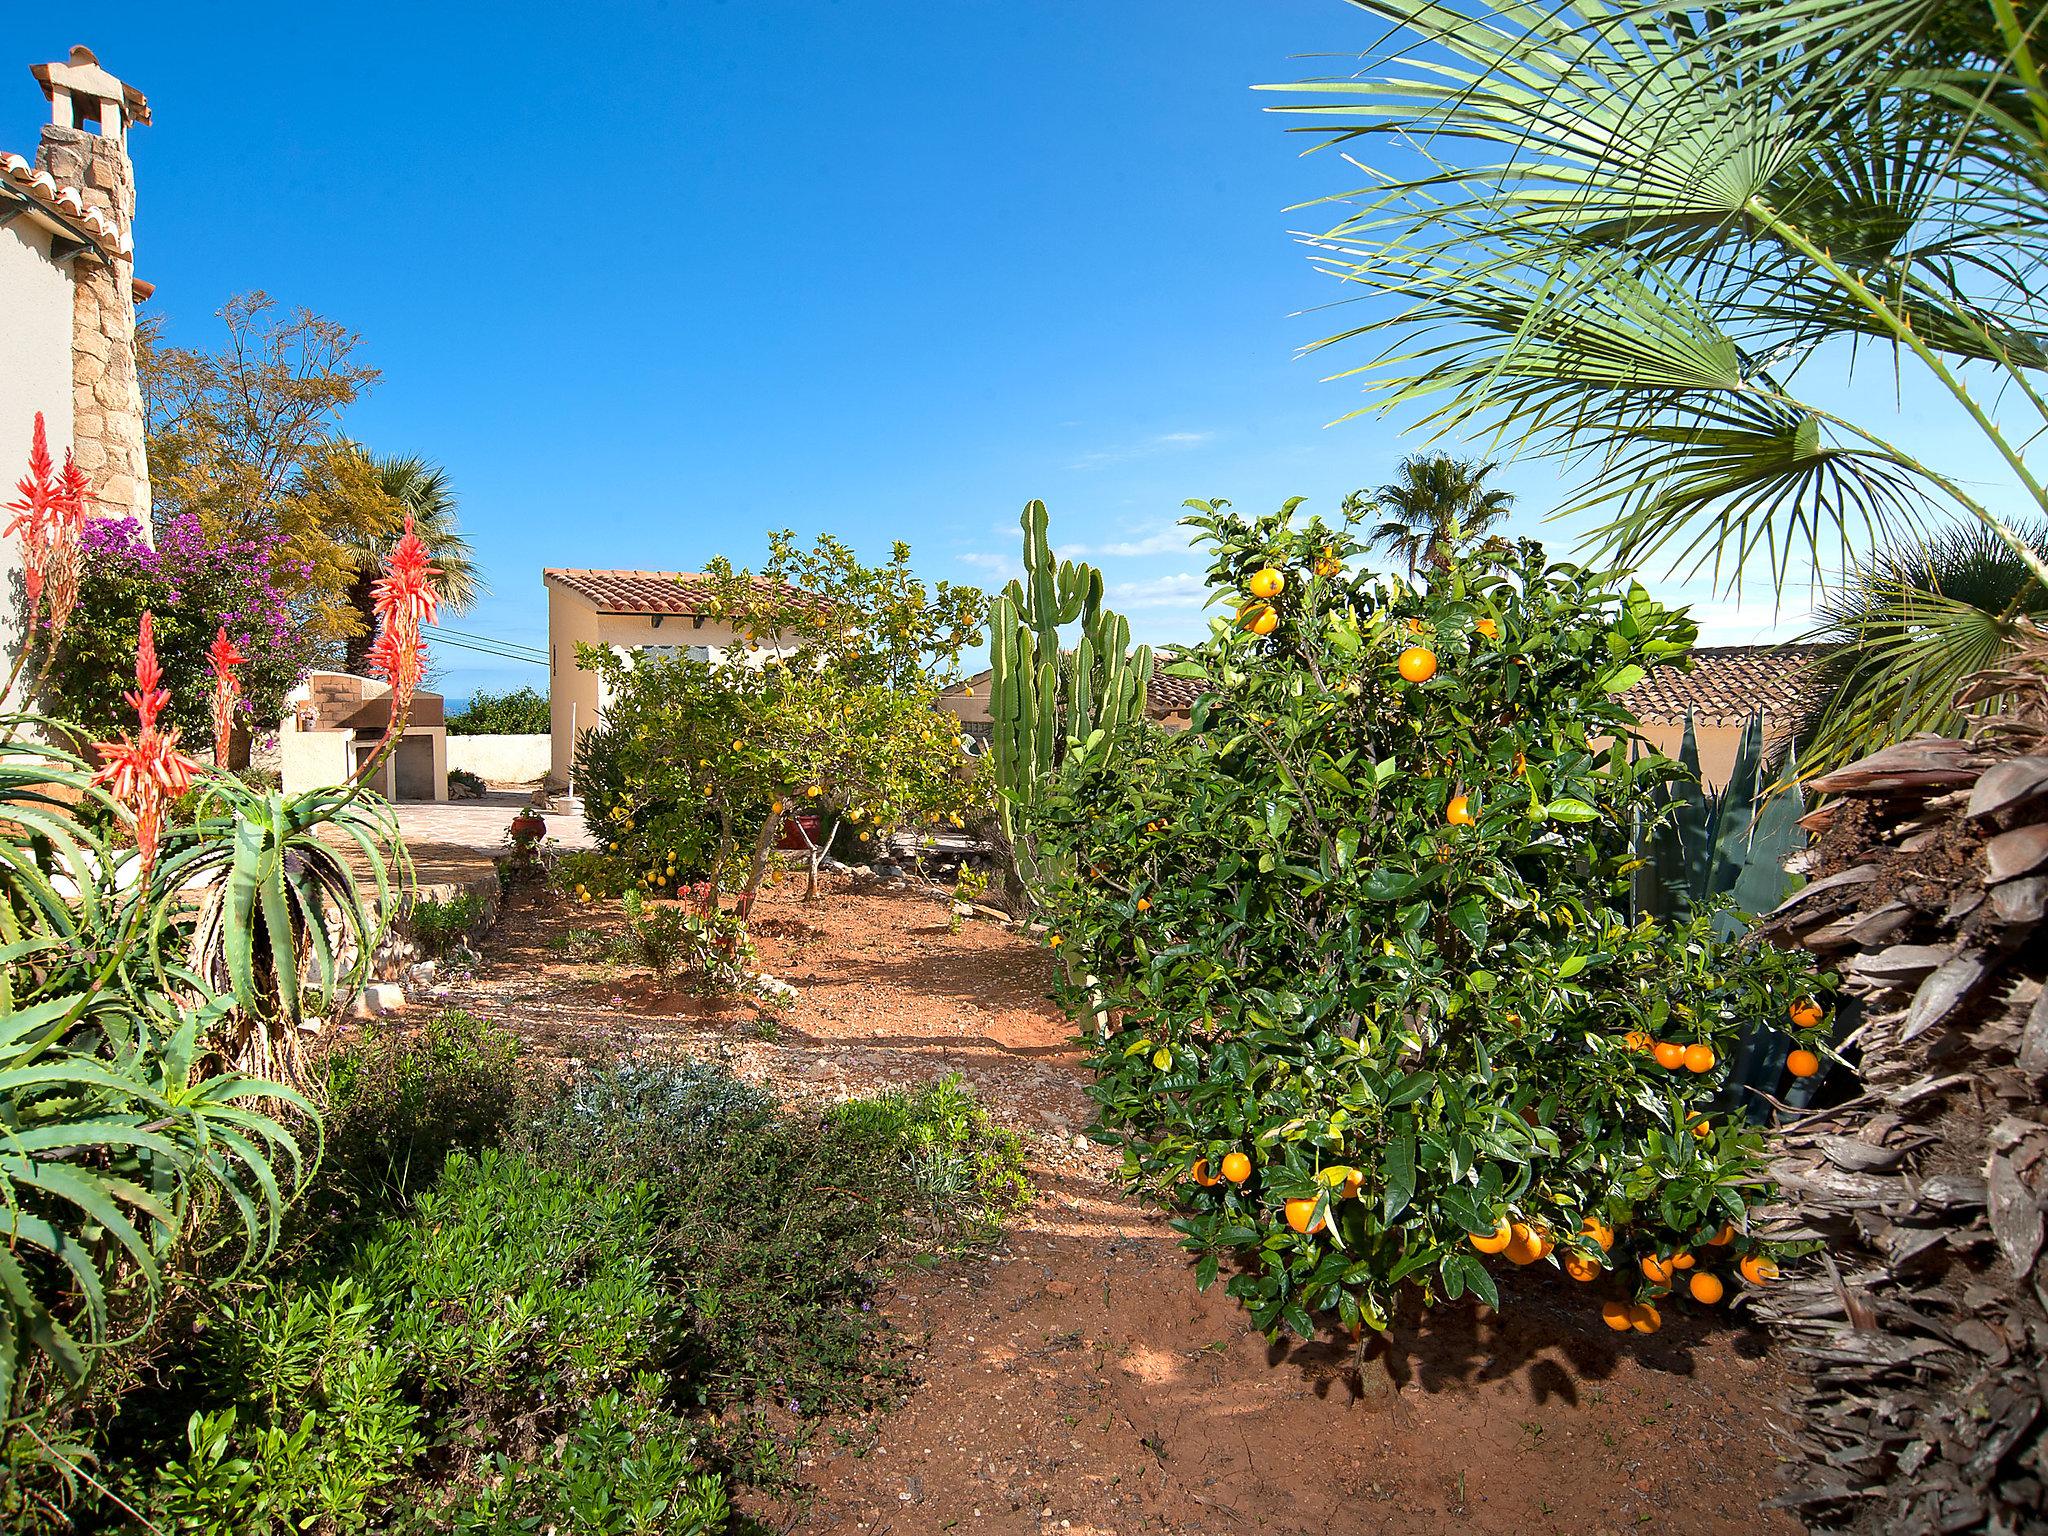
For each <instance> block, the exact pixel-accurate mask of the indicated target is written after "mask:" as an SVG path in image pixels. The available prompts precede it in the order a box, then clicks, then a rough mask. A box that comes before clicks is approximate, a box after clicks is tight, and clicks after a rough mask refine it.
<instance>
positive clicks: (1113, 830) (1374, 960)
mask: <svg viewBox="0 0 2048 1536" xmlns="http://www.w3.org/2000/svg"><path fill="white" fill-rule="evenodd" d="M1190 505H1191V506H1193V507H1195V508H1196V509H1197V512H1198V515H1196V516H1195V517H1193V518H1191V519H1190V522H1191V523H1192V524H1193V525H1195V526H1196V527H1197V528H1198V529H1200V530H1201V531H1202V532H1203V534H1204V535H1205V536H1206V538H1207V539H1208V541H1209V543H1210V545H1211V547H1212V550H1213V561H1212V564H1211V566H1210V570H1209V580H1210V584H1211V587H1212V590H1213V592H1214V594H1215V597H1216V598H1217V599H1219V600H1222V601H1225V602H1227V603H1228V604H1229V605H1230V607H1231V609H1232V612H1231V615H1230V616H1229V617H1228V618H1226V619H1221V620H1218V621H1216V622H1215V623H1214V624H1212V627H1211V636H1210V638H1209V640H1208V641H1207V643H1206V644H1203V645H1200V646H1197V647H1195V648H1193V649H1191V650H1189V651H1187V652H1185V653H1184V654H1183V657H1182V659H1181V661H1180V662H1179V663H1178V665H1177V666H1176V667H1174V668H1171V669H1169V670H1173V671H1179V672H1182V673H1183V674H1186V675H1193V676H1197V677H1199V678H1201V679H1202V680H1203V682H1204V685H1205V688H1206V692H1205V693H1204V694H1203V696H1202V697H1201V698H1200V699H1199V701H1198V702H1197V704H1196V705H1195V707H1194V711H1193V717H1192V726H1191V728H1190V729H1189V730H1187V731H1186V732H1183V733H1178V734H1175V733H1168V732H1164V731H1160V730H1158V729H1156V728H1153V727H1149V726H1140V727H1137V728H1135V729H1134V730H1131V731H1127V732H1125V733H1124V734H1122V735H1121V736H1119V737H1118V738H1117V739H1115V740H1114V741H1108V740H1105V741H1101V742H1097V743H1095V744H1094V745H1093V747H1092V749H1089V750H1084V751H1081V752H1077V753H1076V755H1075V756H1074V758H1073V759H1072V761H1071V762H1070V764H1069V765H1068V767H1067V768H1066V769H1065V770H1064V772H1063V774H1062V776H1061V778H1060V779H1059V781H1058V782H1057V783H1056V785H1055V786H1054V787H1053V789H1052V791H1051V792H1050V793H1049V794H1048V796H1047V797H1046V799H1045V801H1044V803H1043V804H1042V806H1040V807H1039V808H1038V810H1037V811H1036V812H1035V815H1034V819H1035V827H1034V830H1035V831H1036V832H1037V834H1038V836H1039V837H1040V838H1041V839H1043V840H1044V841H1045V843H1046V844H1047V845H1048V846H1050V847H1053V848H1055V849H1057V850H1059V851H1060V852H1062V853H1064V854H1065V855H1066V857H1064V858H1062V859H1059V860H1056V861H1054V862H1055V863H1056V865H1057V866H1058V867H1061V868H1064V869H1066V870H1069V871H1071V873H1070V874H1069V875H1068V876H1066V877H1065V878H1063V879H1061V880H1060V881H1058V882H1057V883H1056V884H1055V885H1054V886H1053V888H1052V889H1050V890H1048V891H1047V892H1046V893H1045V895H1046V898H1047V913H1048V922H1049V924H1050V929H1049V933H1048V942H1049V943H1051V944H1053V945H1055V946H1058V947H1060V949H1061V952H1062V955H1063V958H1064V959H1065V960H1066V962H1067V964H1066V967H1065V969H1066V971H1067V974H1068V976H1069V977H1071V978H1073V983H1072V985H1071V986H1070V987H1069V988H1068V995H1067V996H1066V998H1065V999H1064V1000H1065V1001H1066V1002H1067V1004H1068V1005H1069V1007H1070V1008H1071V1009H1072V1010H1073V1011H1074V1012H1075V1014H1076V1016H1077V1017H1081V1018H1086V1019H1093V1018H1094V1017H1096V1016H1097V1011H1098V1010H1102V1011H1103V1013H1104V1016H1106V1017H1107V1018H1108V1019H1109V1020H1111V1021H1112V1022H1111V1024H1110V1026H1109V1027H1108V1029H1107V1031H1106V1032H1104V1033H1101V1034H1100V1035H1098V1037H1097V1038H1096V1041H1095V1048H1094V1056H1093V1064H1094V1067H1095V1071H1096V1074H1097V1075H1096V1082H1095V1086H1094V1089H1093V1092H1094V1094H1095V1097H1096V1098H1097V1100H1098V1101H1099V1103H1100V1106H1101V1112H1102V1113H1101V1125H1100V1127H1099V1129H1098V1135H1099V1136H1101V1137H1102V1138H1103V1139H1105V1140H1107V1141H1109V1142H1110V1143H1112V1144H1116V1145H1120V1146H1121V1147H1122V1148H1123V1150H1124V1153H1125V1168H1126V1172H1127V1174H1128V1175H1129V1176H1130V1177H1131V1178H1132V1180H1133V1181H1134V1182H1135V1183H1136V1184H1137V1185H1138V1186H1139V1187H1141V1188H1142V1189H1145V1190H1147V1191H1149V1192H1151V1193H1152V1194H1154V1195H1156V1196H1157V1197H1158V1198H1160V1199H1161V1200H1163V1201H1165V1202H1167V1203H1169V1204H1170V1205H1172V1206H1174V1207H1175V1208H1177V1210H1178V1212H1179V1215H1178V1218H1177V1225H1178V1227H1179V1229H1180V1230H1181V1231H1182V1233H1183V1234H1184V1237H1185V1243H1186V1246H1187V1247H1189V1248H1190V1249H1192V1250H1193V1251H1194V1252H1195V1253H1197V1254H1199V1255H1200V1259H1199V1268H1198V1275H1197V1278H1198V1281H1199V1283H1200V1284H1202V1285H1203V1286H1204V1287H1206V1286H1207V1285H1209V1284H1210V1283H1211V1282H1212V1281H1213V1280H1214V1279H1215V1277H1216V1275H1217V1272H1218V1268H1219V1264H1220V1263H1221V1262H1222V1261H1223V1260H1225V1259H1226V1258H1233V1257H1234V1259H1235V1260H1236V1268H1237V1271H1238V1272H1237V1273H1236V1274H1235V1275H1234V1277H1233V1278H1232V1279H1231V1281H1230V1291H1231V1293H1232V1294H1233V1295H1235V1296H1237V1297H1239V1298H1240V1299H1241V1300H1242V1301H1243V1302H1244V1303H1245V1304H1246V1305H1247V1306H1248V1307H1249V1308H1250V1311H1251V1314H1252V1318H1253V1320H1254V1322H1255V1323H1256V1324H1257V1325H1258V1326H1259V1327H1260V1328H1262V1329H1264V1330H1266V1331H1268V1332H1269V1333H1271V1332H1276V1331H1277V1330H1278V1329H1279V1328H1281V1327H1282V1326H1288V1327H1292V1328H1293V1329H1295V1330H1296V1331H1298V1332H1300V1333H1302V1334H1303V1335H1307V1334H1309V1333H1310V1332H1311V1331H1312V1329H1313V1328H1314V1326H1315V1321H1316V1319H1317V1316H1318V1314H1326V1315H1327V1314H1334V1315H1335V1317H1336V1318H1337V1319H1339V1320H1340V1321H1341V1322H1343V1323H1344V1324H1345V1325H1347V1326H1351V1327H1356V1326H1358V1325H1359V1324H1360V1323H1363V1324H1365V1325H1367V1326H1370V1327H1373V1328H1375V1329H1383V1328H1385V1327H1386V1326H1388V1324H1389V1322H1390V1319H1391V1318H1392V1316H1393V1311H1394V1305H1395V1299H1396V1293H1397V1292H1398V1290H1399V1289H1400V1287H1401V1286H1402V1285H1403V1284H1404V1283H1405V1284H1407V1285H1409V1286H1412V1287H1416V1288H1419V1290H1420V1292H1421V1293H1422V1298H1423V1300H1424V1301H1425V1302H1427V1301H1430V1300H1433V1299H1436V1298H1438V1297H1444V1298H1452V1299H1455V1298H1457V1297H1459V1296H1461V1295H1464V1294H1465V1293H1467V1292H1471V1293H1474V1294H1476V1295H1478V1296H1479V1297H1481V1298H1482V1299H1484V1300H1485V1301H1487V1302H1488V1303H1489V1304H1497V1303H1498V1299H1499V1297H1498V1291H1497V1289H1496V1285H1495V1279H1494V1275H1493V1273H1492V1272H1491V1271H1490V1269H1489V1264H1490V1263H1498V1262H1515V1263H1520V1264H1529V1265H1535V1264H1546V1265H1554V1266H1556V1267H1558V1268H1560V1269H1562V1270H1563V1271H1564V1272H1565V1273H1567V1274H1569V1275H1571V1276H1572V1277H1573V1278H1574V1279H1575V1280H1581V1281H1584V1282H1586V1283H1588V1285H1589V1287H1590V1288H1591V1293H1592V1294H1597V1295H1602V1296H1603V1297H1604V1299H1605V1301H1606V1308H1605V1311H1606V1315H1607V1319H1608V1321H1609V1322H1610V1324H1611V1325H1613V1326H1616V1327H1618V1328H1630V1327H1634V1328H1637V1329H1640V1330H1645V1331H1647V1330H1648V1329H1651V1328H1654V1327H1656V1326H1657V1325H1658V1321H1659V1318H1658V1313H1657V1310H1656V1299H1657V1297H1658V1296H1659V1295H1661V1294H1663V1293H1665V1292H1667V1291H1669V1290H1670V1289H1672V1288H1674V1287H1683V1288H1684V1289H1685V1290H1686V1291H1687V1292H1688V1294H1690V1295H1691V1296H1693V1297H1694V1298H1695V1299H1697V1300H1700V1301H1703V1302H1707V1303H1711V1302H1713V1301H1717V1300H1719V1299H1720V1297H1721V1295H1722V1294H1724V1293H1725V1292H1727V1291H1729V1290H1731V1289H1732V1288H1733V1284H1734V1279H1735V1274H1736V1272H1738V1271H1739V1270H1741V1269H1742V1268H1743V1265H1744V1263H1745V1261H1747V1262H1748V1269H1749V1271H1750V1272H1751V1273H1752V1274H1753V1275H1756V1276H1764V1275H1767V1273H1768V1269H1767V1262H1768V1259H1767V1255H1766V1254H1765V1252H1764V1245H1763V1243H1762V1242H1761V1240H1760V1238H1759V1237H1758V1236H1757V1235H1756V1233H1755V1231H1754V1229H1753V1223H1752V1220H1751V1212H1752V1211H1753V1209H1754V1208H1755V1207H1756V1205H1757V1204H1758V1202H1760V1201H1761V1200H1763V1199H1764V1198H1765V1197H1766V1196H1767V1195H1768V1193H1769V1189H1768V1186H1767V1182H1766V1180H1765V1178H1764V1175H1763V1173H1762V1165H1761V1161H1760V1156H1759V1154H1760V1148H1761V1140H1760V1136H1759V1133H1758V1132H1756V1131H1755V1130H1754V1129H1752V1128H1751V1127H1750V1126H1749V1125H1748V1124H1747V1123H1746V1121H1745V1120H1744V1119H1743V1117H1742V1116H1741V1115H1740V1114H1739V1113H1732V1114H1722V1113H1718V1112H1717V1111H1716V1109H1715V1104H1716V1096H1717V1094H1718V1092H1719V1090H1720V1088H1721V1085H1722V1081H1723V1076H1724V1070H1725V1069H1724V1066H1723V1060H1724V1058H1725V1056H1726V1055H1727V1053H1728V1051H1729V1049H1730V1047H1731V1046H1732V1044H1733V1043H1734V1041H1735V1040H1736V1039H1737V1037H1738V1035H1739V1034H1740V1032H1741V1031H1742V1030H1743V1029H1744V1028H1745V1027H1746V1026H1748V1025H1749V1024H1751V1023H1752V1022H1753V1021H1756V1020H1759V1019H1771V1020H1775V1021H1778V1022H1779V1023H1781V1024H1788V1027H1789V1022H1788V1021H1789V1015H1790V1014H1791V1012H1792V1011H1793V1010H1794V1009H1795V1007H1796V1006H1797V1005H1798V1004H1799V1003H1800V1002H1801V1000H1803V999H1806V998H1808V997H1809V996H1811V995H1812V994H1813V993H1814V992H1815V989H1816V985H1817V981H1816V978H1815V977H1813V976H1812V975H1811V974H1810V973H1809V972H1808V971H1807V970H1806V968H1805V962H1804V961H1803V960H1802V959H1799V958H1796V957H1794V956H1792V955H1789V954H1786V953H1782V952H1779V951H1775V950H1770V949H1767V948H1764V947H1761V946H1755V945H1743V944H1735V943H1728V942H1724V941H1722V940H1719V939H1717V938H1716V937H1715V935H1714V933H1713V929H1712V926H1711V920H1710V914H1702V915H1701V916H1700V917H1698V918H1697V919H1696V920H1692V921H1689V922H1685V923H1679V924H1673V923H1669V922H1662V921H1658V920H1654V919H1645V920H1642V921H1631V919H1630V916H1629V911H1628V889H1629V883H1630V874H1631V871H1632V868H1633V866H1634V859H1633V856H1632V852H1631V849H1632V846H1633V844H1634V841H1635V837H1636V833H1637V829H1638V828H1639V827H1640V825H1641V824H1642V823H1643V821H1644V820H1645V818H1648V817H1650V816H1652V815H1654V814H1655V811H1654V805H1653V799H1652V794H1653V791H1654V789H1655V788H1656V786H1657V785H1658V784H1659V783H1660V782H1662V781H1663V780H1665V779H1668V778H1669V777H1671V776H1672V775H1674V774H1676V773H1678V772H1680V771H1682V770H1680V769H1679V768H1678V766H1677V765H1676V764H1674V763H1673V762H1671V761H1670V760H1669V759H1668V758H1665V757H1662V756H1659V755H1657V754H1655V753H1653V752H1649V751H1646V750H1644V749H1643V748H1642V747H1641V745H1640V744H1639V743H1636V742H1633V741H1632V740H1631V734H1630V731H1631V726H1632V724H1633V722H1632V720H1631V719H1630V717H1629V715H1628V714H1627V712H1626V711H1625V710H1624V708H1623V707H1622V706H1621V704H1620V703H1619V702H1618V695H1619V694H1620V693H1621V692H1622V691H1623V690H1624V689H1626V688H1627V687H1628V686H1630V685H1631V684H1632V683H1634V682H1635V681H1636V680H1638V679H1640V678H1641V677H1642V676H1643V675H1644V673H1645V671H1646V669H1647V668H1649V667H1651V666H1654V665H1658V664H1683V663H1684V662H1685V660H1686V657H1687V655H1688V651H1689V648H1690V646H1691V643H1692V641H1693V638H1694V635H1695V633H1696V631H1695V628H1694V626H1693V625H1692V623H1691V622H1690V621H1689V620H1687V619H1686V618H1685V617H1684V615H1683V614H1682V613H1679V612H1674V611H1672V610H1669V609H1666V608H1664V607H1662V606H1661V605H1659V604H1658V603H1656V602H1655V601H1654V600H1652V599H1651V598H1650V596H1649V595H1648V594H1647V593H1646V592H1644V591H1643V590H1642V589H1641V588H1640V587H1636V586H1626V587H1624V586H1622V585H1621V584H1619V583H1618V582H1617V581H1615V580H1614V579H1612V578H1610V577H1608V576H1605V575H1601V574H1598V573H1595V572H1591V571H1587V570H1584V569H1582V568H1579V567H1576V566H1571V565H1553V564H1549V563H1546V560H1545V557H1544V555H1543V552H1542V550H1541V548H1540V547H1539V546H1537V545H1535V544H1533V543H1527V542H1523V543H1520V544H1512V545H1511V544H1508V543H1507V542H1505V541H1502V540H1492V541H1489V542H1488V543H1487V544H1486V545H1484V546H1481V547H1479V548H1477V549H1465V550H1461V551H1460V552H1459V553H1458V554H1457V556H1456V558H1454V559H1453V560H1452V561H1451V563H1450V564H1449V565H1448V566H1447V568H1445V569H1443V570H1442V571H1440V572H1435V573H1432V575H1431V576H1430V579H1429V582H1428V585H1427V586H1426V587H1420V586H1413V585H1407V584H1404V583H1401V582H1398V581H1388V580H1380V579H1376V578H1373V577H1371V576H1369V575H1366V574H1363V573H1360V572H1359V571H1358V570H1357V569H1356V562H1357V561H1358V559H1359V558H1360V556H1361V555H1362V553H1363V551H1362V549H1361V547H1360V545H1359V543H1358V541H1357V540H1356V539H1355V538H1354V537H1353V535H1352V533H1351V531H1350V528H1349V526H1348V525H1346V526H1344V527H1338V528H1332V527H1328V526H1325V525H1323V524H1322V523H1321V522H1320V521H1315V520H1310V521H1308V522H1306V523H1299V522H1297V520H1296V516H1295V511H1296V506H1297V505H1298V504H1297V503H1292V502H1290V503H1289V504H1288V506H1287V507H1286V508H1285V509H1283V510H1282V511H1281V512H1280V513H1278V514H1276V515H1273V516H1269V517H1265V518H1261V519H1258V520H1256V521H1251V520H1246V519H1244V518H1242V517H1239V516H1237V515H1236V514H1233V513H1230V512H1228V511H1227V510H1226V506H1227V504H1224V503H1216V504H1210V503H1203V502H1196V503H1190ZM1495 1255H1499V1258H1498V1260H1496V1259H1495V1258H1494V1256H1495Z"/></svg>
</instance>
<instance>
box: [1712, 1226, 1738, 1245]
mask: <svg viewBox="0 0 2048 1536" xmlns="http://www.w3.org/2000/svg"><path fill="white" fill-rule="evenodd" d="M1734 1241H1735V1229H1734V1228H1733V1227H1723V1228H1722V1229H1721V1230H1720V1231H1718V1232H1716V1233H1715V1234H1714V1235H1713V1236H1712V1237H1710V1238H1708V1239H1707V1246H1708V1247H1709V1248H1726V1247H1727V1246H1728V1245H1729V1244H1730V1243H1732V1242H1734Z"/></svg>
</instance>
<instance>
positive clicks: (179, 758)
mask: <svg viewBox="0 0 2048 1536" xmlns="http://www.w3.org/2000/svg"><path fill="white" fill-rule="evenodd" d="M163 677H164V670H163V668H162V667H161V666H160V665H158V663H157V659H156V620H155V618H154V617H153V616H152V615H150V614H148V613H145V614H143V616H142V627H141V631H140V633H139V634H138V635H137V636H136V643H135V691H134V692H133V693H130V694H129V695H128V696H127V698H128V702H129V704H130V705H131V706H132V707H133V708H134V710H135V716H136V721H137V723H138V724H139V725H140V726H141V729H140V730H138V731H137V732H136V733H135V734H134V735H133V736H125V735H124V736H123V737H122V738H121V739H120V740H119V741H103V742H101V743H100V744H99V746H98V748H97V749H96V750H97V751H98V753H99V756H100V761H101V767H100V770H99V772H98V773H96V774H94V775H93V782H94V783H95V784H100V785H103V786H105V788H106V790H107V792H108V793H109V794H110V795H112V796H113V797H114V799H115V800H117V801H119V802H120V803H121V804H122V805H124V806H126V807H127V808H128V810H129V811H130V812H131V813H132V814H133V815H134V817H135V851H136V852H137V853H138V854H140V855H141V857H142V881H143V883H144V884H147V883H148V881H149V875H150V871H151V870H153V869H154V868H155V867H156V850H157V841H158V839H159V837H160V836H161V835H162V832H163V823H164V808H165V807H166V806H168V805H169V804H170V802H171V801H173V800H175V799H176V798H177V797H178V796H179V795H182V794H183V793H184V792H185V791H186V790H187V789H189V788H191V786H192V775H193V774H195V773H197V772H198V771H199V765H198V764H197V763H195V762H193V761H192V759H191V758H189V757H187V756H186V755H185V754H184V753H182V752H180V751H179V750H178V728H177V727H176V726H171V727H169V728H167V729H166V728H162V727H159V726H158V724H157V718H158V717H159V716H160V715H161V714H162V713H163V710H164V706H165V705H167V704H169V703H170V702H171V695H170V693H169V691H168V690H167V689H166V688H165V687H164V686H163Z"/></svg>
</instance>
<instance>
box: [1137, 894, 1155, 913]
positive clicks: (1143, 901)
mask: <svg viewBox="0 0 2048 1536" xmlns="http://www.w3.org/2000/svg"><path fill="white" fill-rule="evenodd" d="M1138 910H1139V911H1140V912H1150V911H1151V910H1152V899H1151V898H1150V897H1149V896H1140V897H1139V898H1138Z"/></svg>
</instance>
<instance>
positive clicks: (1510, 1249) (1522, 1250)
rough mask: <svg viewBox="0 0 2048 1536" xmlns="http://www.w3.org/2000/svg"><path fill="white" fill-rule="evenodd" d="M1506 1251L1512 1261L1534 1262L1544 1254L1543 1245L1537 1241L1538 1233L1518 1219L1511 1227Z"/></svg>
mask: <svg viewBox="0 0 2048 1536" xmlns="http://www.w3.org/2000/svg"><path fill="white" fill-rule="evenodd" d="M1505 1251H1506V1253H1507V1256H1508V1259H1509V1261H1510V1262H1511V1263H1515V1264H1534V1263H1535V1262H1536V1260H1537V1259H1538V1258H1540V1257H1541V1256H1542V1253H1543V1247H1542V1244H1540V1243H1539V1242H1537V1240H1536V1234H1535V1233H1534V1232H1532V1231H1530V1230H1529V1228H1528V1227H1526V1226H1525V1225H1523V1224H1522V1223H1521V1222H1519V1221H1518V1222H1516V1223H1515V1224H1514V1226H1513V1227H1512V1228H1511V1229H1510V1235H1509V1238H1508V1246H1507V1248H1506V1250H1505Z"/></svg>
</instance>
